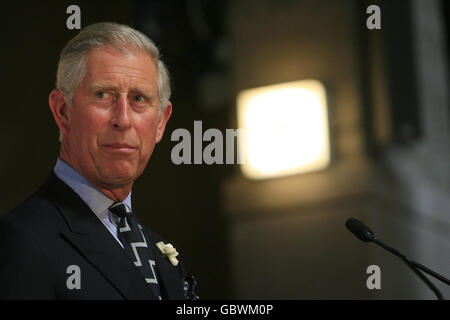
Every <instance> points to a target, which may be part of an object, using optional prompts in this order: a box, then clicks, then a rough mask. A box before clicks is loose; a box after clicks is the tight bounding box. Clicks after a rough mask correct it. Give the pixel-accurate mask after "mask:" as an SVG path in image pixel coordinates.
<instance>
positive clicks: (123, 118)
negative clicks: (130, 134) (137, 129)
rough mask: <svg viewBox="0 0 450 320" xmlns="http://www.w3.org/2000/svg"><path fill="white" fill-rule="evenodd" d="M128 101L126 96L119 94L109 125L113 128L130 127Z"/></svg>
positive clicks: (122, 128)
mask: <svg viewBox="0 0 450 320" xmlns="http://www.w3.org/2000/svg"><path fill="white" fill-rule="evenodd" d="M131 111H132V110H131V107H130V103H129V101H128V98H127V96H123V95H120V96H119V97H118V98H117V100H116V103H115V106H114V111H113V116H112V118H111V125H112V126H113V128H115V129H120V130H124V129H127V128H130V127H131V117H130V112H131Z"/></svg>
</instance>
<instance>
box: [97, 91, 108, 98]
mask: <svg viewBox="0 0 450 320" xmlns="http://www.w3.org/2000/svg"><path fill="white" fill-rule="evenodd" d="M95 95H96V96H97V98H100V99H103V98H106V92H97V93H96V94H95Z"/></svg>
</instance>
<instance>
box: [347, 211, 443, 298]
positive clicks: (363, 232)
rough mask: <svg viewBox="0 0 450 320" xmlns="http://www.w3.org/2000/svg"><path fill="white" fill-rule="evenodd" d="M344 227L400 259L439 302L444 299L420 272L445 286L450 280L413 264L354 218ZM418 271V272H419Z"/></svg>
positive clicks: (412, 261) (418, 264)
mask: <svg viewBox="0 0 450 320" xmlns="http://www.w3.org/2000/svg"><path fill="white" fill-rule="evenodd" d="M345 226H346V227H347V229H348V230H350V232H352V233H353V234H354V235H355V236H356V237H357V238H358V239H359V240H361V241H364V242H373V243H375V244H377V245H379V246H380V247H382V248H383V249H386V250H388V251H389V252H391V253H392V254H394V255H396V256H397V257H400V258H401V259H402V260H403V262H405V263H406V265H407V266H408V267H409V268H410V269H411V270H412V271H413V272H414V273H415V274H416V275H417V276H418V277H419V278H420V279H421V280H422V281H423V282H425V284H426V285H427V286H428V287H429V288H430V289H431V290H432V291H433V292H434V293H435V294H436V296H437V298H438V299H439V300H443V299H444V297H443V296H442V293H441V292H440V291H439V290H438V289H437V288H436V286H435V285H434V284H433V283H432V282H431V281H430V280H428V278H427V277H425V275H424V274H423V273H422V272H421V271H420V270H422V271H423V272H425V273H427V274H429V275H431V276H432V277H434V278H436V279H438V280H440V281H442V282H444V283H446V284H447V285H450V280H448V279H447V278H445V277H443V276H441V275H440V274H438V273H436V272H434V271H433V270H431V269H429V268H427V267H425V266H423V265H421V264H420V263H417V262H415V261H414V260H412V259H411V258H409V257H407V256H405V255H403V254H402V253H400V252H399V251H397V250H395V249H394V248H391V247H390V246H388V245H387V244H385V243H383V242H381V241H380V240H379V239H377V238H376V237H375V234H374V233H373V231H372V230H370V229H369V228H368V227H367V226H366V225H365V224H363V223H362V222H361V221H359V220H356V219H355V218H349V219H348V220H347V222H346V223H345ZM419 269H420V270H419Z"/></svg>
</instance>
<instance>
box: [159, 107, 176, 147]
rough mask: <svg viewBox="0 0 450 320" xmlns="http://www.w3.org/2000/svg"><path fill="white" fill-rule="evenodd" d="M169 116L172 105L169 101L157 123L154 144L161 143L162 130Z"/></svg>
mask: <svg viewBox="0 0 450 320" xmlns="http://www.w3.org/2000/svg"><path fill="white" fill-rule="evenodd" d="M171 114H172V103H171V102H170V101H169V102H168V104H167V107H166V108H165V109H164V111H163V112H162V114H161V118H160V119H159V122H158V132H157V133H156V140H155V142H156V143H158V142H160V141H161V139H162V136H163V134H164V129H165V128H166V124H167V121H169V118H170V116H171Z"/></svg>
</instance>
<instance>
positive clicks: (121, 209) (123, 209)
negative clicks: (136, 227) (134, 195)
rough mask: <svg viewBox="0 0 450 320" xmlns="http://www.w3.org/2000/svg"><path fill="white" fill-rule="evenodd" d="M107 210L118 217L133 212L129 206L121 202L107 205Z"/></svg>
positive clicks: (127, 215) (129, 214) (123, 216)
mask: <svg viewBox="0 0 450 320" xmlns="http://www.w3.org/2000/svg"><path fill="white" fill-rule="evenodd" d="M109 211H111V212H112V213H114V214H115V215H116V216H118V217H120V218H125V217H129V216H131V215H132V214H133V212H131V210H130V208H128V206H127V205H126V204H124V203H122V202H115V203H114V204H113V205H112V206H111V207H109Z"/></svg>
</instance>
